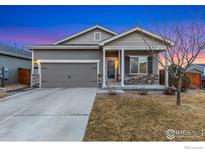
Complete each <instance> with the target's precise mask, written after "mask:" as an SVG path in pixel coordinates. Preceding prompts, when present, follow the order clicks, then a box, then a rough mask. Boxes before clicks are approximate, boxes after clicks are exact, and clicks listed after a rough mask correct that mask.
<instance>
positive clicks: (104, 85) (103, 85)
mask: <svg viewBox="0 0 205 154" xmlns="http://www.w3.org/2000/svg"><path fill="white" fill-rule="evenodd" d="M102 87H103V88H105V87H106V84H105V49H103V84H102Z"/></svg>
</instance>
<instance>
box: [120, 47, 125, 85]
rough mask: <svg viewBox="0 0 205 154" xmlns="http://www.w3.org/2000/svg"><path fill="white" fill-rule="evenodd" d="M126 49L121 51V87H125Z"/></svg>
mask: <svg viewBox="0 0 205 154" xmlns="http://www.w3.org/2000/svg"><path fill="white" fill-rule="evenodd" d="M124 52H125V51H124V49H122V50H121V87H124V73H125V72H124V59H125V56H124V55H125V54H124Z"/></svg>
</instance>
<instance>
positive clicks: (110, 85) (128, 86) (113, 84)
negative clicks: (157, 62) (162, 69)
mask: <svg viewBox="0 0 205 154" xmlns="http://www.w3.org/2000/svg"><path fill="white" fill-rule="evenodd" d="M106 87H107V89H109V88H110V89H124V90H132V89H135V90H156V91H157V90H158V91H162V90H164V89H165V86H164V85H159V84H152V85H149V84H147V85H146V84H125V85H124V87H122V86H121V82H116V81H107V82H106Z"/></svg>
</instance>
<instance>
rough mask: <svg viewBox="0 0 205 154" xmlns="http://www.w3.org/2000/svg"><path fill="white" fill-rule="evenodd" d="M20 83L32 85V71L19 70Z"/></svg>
mask: <svg viewBox="0 0 205 154" xmlns="http://www.w3.org/2000/svg"><path fill="white" fill-rule="evenodd" d="M18 71H19V76H18V79H19V80H18V82H19V83H20V84H25V85H30V80H31V70H30V69H26V68H19V70H18Z"/></svg>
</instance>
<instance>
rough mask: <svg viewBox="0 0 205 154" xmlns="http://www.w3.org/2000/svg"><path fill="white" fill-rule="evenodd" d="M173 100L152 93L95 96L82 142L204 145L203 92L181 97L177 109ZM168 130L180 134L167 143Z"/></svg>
mask: <svg viewBox="0 0 205 154" xmlns="http://www.w3.org/2000/svg"><path fill="white" fill-rule="evenodd" d="M175 99H176V97H175V96H168V95H163V94H159V93H156V92H155V93H148V95H140V94H139V92H137V91H127V92H126V93H124V94H117V95H109V94H97V96H96V98H95V103H94V106H93V109H92V112H91V115H90V118H89V122H88V126H87V130H86V133H85V137H84V140H85V141H190V140H191V141H198V140H202V141H205V91H200V90H197V91H190V92H186V93H183V94H182V105H181V106H180V107H177V106H176V105H175ZM168 129H173V130H175V131H178V132H179V131H180V130H182V131H184V132H183V134H182V135H181V136H180V134H178V135H177V136H176V137H175V138H174V139H171V140H170V139H167V135H166V133H165V132H166V131H167V130H168ZM203 129H204V135H203V133H202V131H203ZM190 132H191V134H190Z"/></svg>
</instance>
